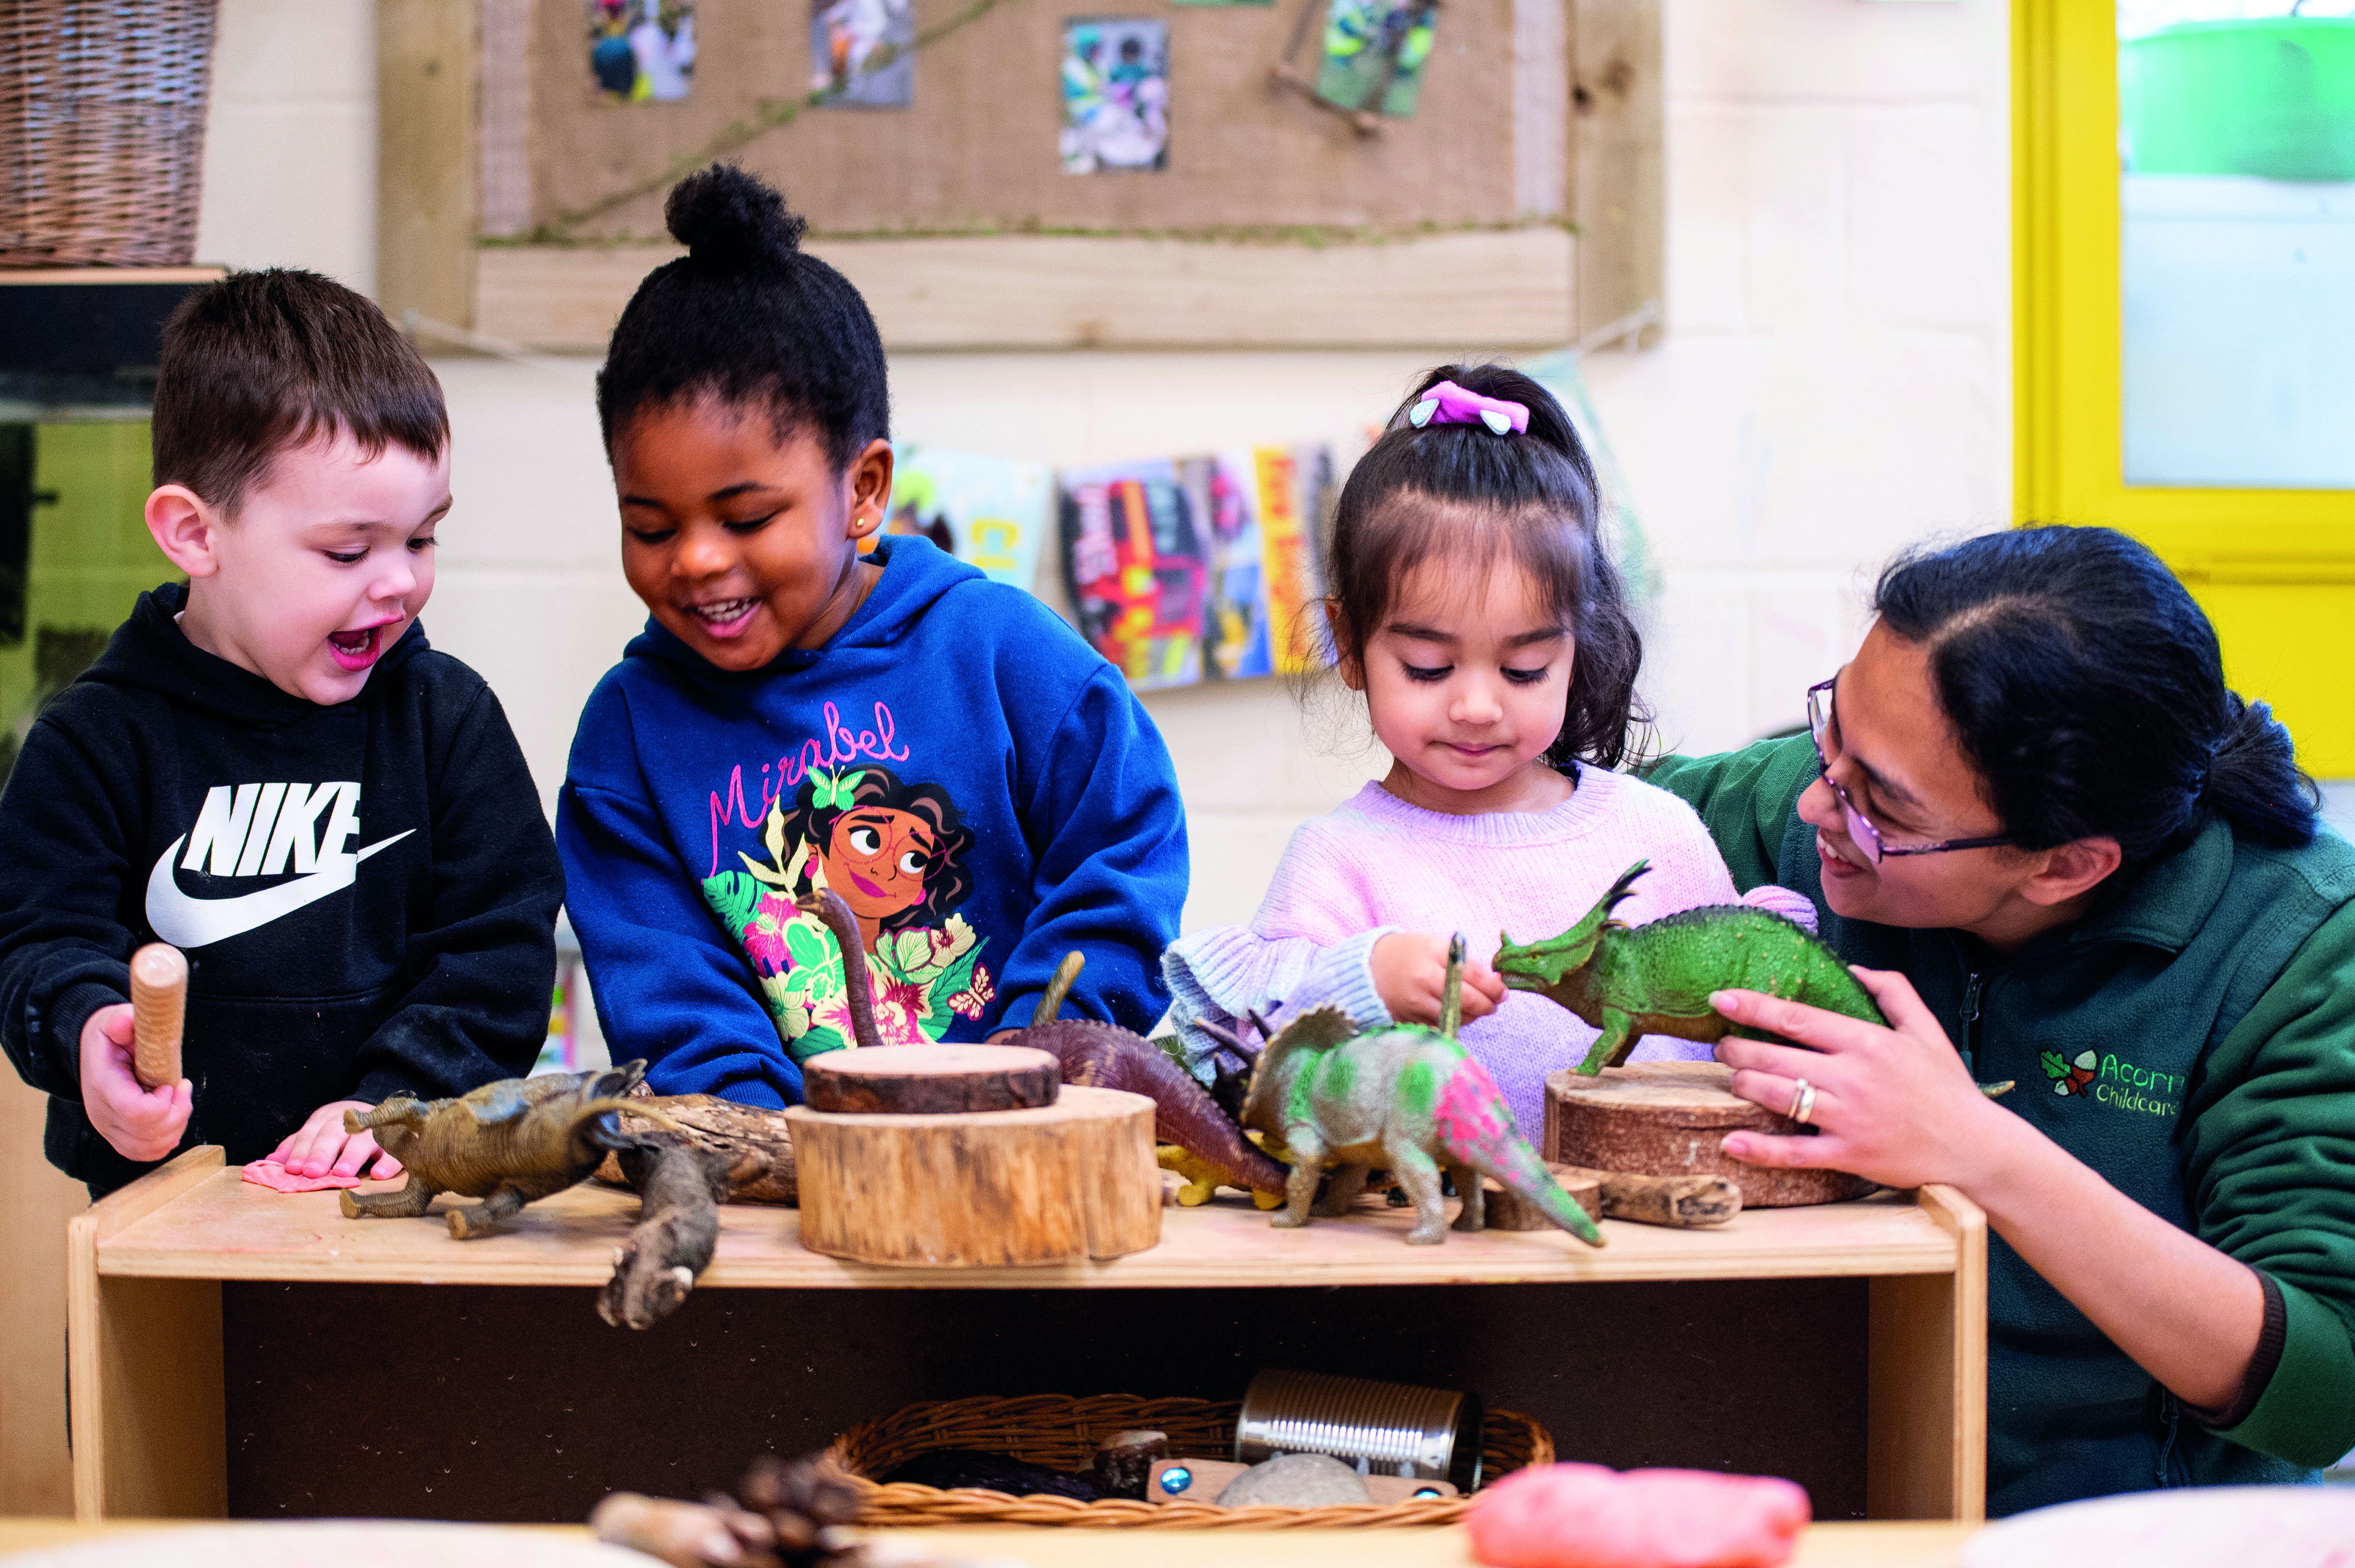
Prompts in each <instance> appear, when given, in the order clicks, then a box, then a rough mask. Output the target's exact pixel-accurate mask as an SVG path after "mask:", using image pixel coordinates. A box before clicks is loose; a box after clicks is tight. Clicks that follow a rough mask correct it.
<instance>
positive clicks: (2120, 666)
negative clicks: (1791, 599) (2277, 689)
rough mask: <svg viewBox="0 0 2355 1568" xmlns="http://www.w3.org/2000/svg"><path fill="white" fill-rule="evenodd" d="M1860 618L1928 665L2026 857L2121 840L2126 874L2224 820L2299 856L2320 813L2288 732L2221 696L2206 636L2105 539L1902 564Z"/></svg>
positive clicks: (2106, 535) (2148, 559) (1985, 543)
mask: <svg viewBox="0 0 2355 1568" xmlns="http://www.w3.org/2000/svg"><path fill="white" fill-rule="evenodd" d="M1873 610H1874V613H1875V614H1876V615H1878V616H1879V617H1880V619H1881V624H1882V625H1884V626H1886V627H1887V628H1888V629H1889V630H1890V631H1891V632H1892V633H1894V634H1895V635H1897V636H1898V637H1900V638H1902V639H1903V640H1904V641H1908V642H1911V643H1913V644H1916V645H1917V646H1919V647H1922V648H1923V649H1925V650H1926V651H1927V652H1929V655H1930V662H1931V671H1932V679H1933V681H1934V684H1935V686H1936V689H1937V694H1938V701H1939V705H1940V706H1941V707H1943V708H1944V709H1945V714H1946V717H1947V720H1948V722H1950V723H1951V724H1952V725H1953V726H1954V727H1955V736H1956V738H1957V739H1958V740H1959V742H1960V743H1961V746H1962V749H1963V751H1964V754H1965V755H1966V757H1968V758H1969V759H1970V761H1971V763H1972V765H1973V766H1974V767H1975V768H1977V771H1978V774H1979V777H1980V779H1981V780H1982V782H1983V785H1984V788H1985V789H1986V792H1987V799H1988V802H1989V803H1990V804H1991V805H1992V806H1993V807H1994V808H1995V811H1996V815H1997V816H1998V818H1999V819H2000V820H2001V821H2002V823H2003V829H2004V832H2007V833H2009V834H2010V835H2011V836H2012V838H2013V839H2015V840H2016V841H2017V842H2019V844H2020V845H2021V846H2022V847H2023V848H2026V849H2031V850H2034V849H2051V848H2052V847H2054V846H2055V845H2058V844H2063V843H2068V842H2073V841H2074V840H2077V839H2084V838H2110V839H2115V840H2116V841H2117V843H2118V847H2119V848H2120V849H2121V850H2122V851H2123V852H2124V854H2125V861H2126V864H2127V865H2128V866H2130V867H2131V866H2136V865H2140V864H2143V863H2147V862H2149V861H2152V860H2155V859H2158V858H2159V857H2161V856H2163V855H2165V854H2169V853H2173V852H2174V851H2175V850H2177V849H2179V848H2180V847H2182V845H2184V844H2185V843H2187V842H2190V839H2191V838H2192V837H2193V836H2194V835H2195V834H2197V833H2198V832H2200V830H2201V829H2202V828H2204V827H2205V826H2206V825H2207V824H2208V823H2209V822H2210V821H2213V820H2217V819H2222V821H2224V822H2225V823H2226V824H2227V825H2228V826H2230V827H2231V829H2232V832H2233V835H2234V836H2235V837H2236V838H2239V839H2242V840H2243V841H2245V842H2250V843H2256V844H2264V845H2267V846H2270V847H2275V848H2294V847H2296V846H2299V845H2302V844H2306V843H2308V842H2312V840H2313V838H2314V835H2315V832H2316V826H2317V810H2318V806H2319V805H2320V801H2321V796H2320V793H2319V791H2318V790H2317V789H2315V786H2314V781H2313V780H2312V779H2308V778H2307V776H2306V775H2305V774H2303V773H2301V772H2300V771H2298V768H2297V763H2296V757H2295V753H2294V751H2293V748H2292V747H2291V743H2290V736H2289V732H2288V731H2287V730H2286V729H2284V728H2283V727H2282V726H2281V724H2280V722H2279V721H2278V720H2276V719H2275V717H2274V716H2273V713H2272V710H2271V709H2269V708H2267V707H2266V705H2264V704H2263V703H2248V702H2244V701H2243V699H2242V697H2241V696H2240V694H2238V693H2236V692H2233V691H2232V690H2231V689H2229V688H2228V687H2226V685H2225V684H2224V669H2223V661H2222V654H2221V652H2220V651H2219V649H2218V646H2217V642H2216V629H2215V627H2214V626H2213V625H2211V623H2210V622H2209V620H2208V617H2207V616H2206V615H2205V614H2204V613H2202V611H2201V610H2200V607H2199V605H2198V604H2196V603H2194V602H2193V600H2192V598H2191V596H2190V593H2188V592H2186V591H2185V590H2184V587H2183V585H2182V584H2181V583H2180V582H2178V581H2177V580H2176V578H2175V576H2174V574H2173V573H2171V572H2169V570H2168V569H2167V567H2166V566H2165V565H2164V564H2163V563H2161V562H2160V560H2159V559H2158V556H2155V555H2153V554H2152V553H2151V552H2150V551H2149V550H2148V549H2147V548H2146V547H2145V546H2142V545H2140V544H2138V543H2137V542H2136V541H2134V540H2132V539H2129V538H2127V537H2126V535H2123V534H2119V533H2116V532H2114V531H2112V530H2110V529H2107V528H2058V527H2046V528H2022V529H2011V530H2007V531H2005V532H2003V533H1999V534H1989V535H1982V536H1981V537H1978V538H1975V539H1968V540H1966V541H1964V542H1963V543H1961V544H1959V545H1955V546H1948V547H1947V548H1945V549H1941V550H1933V551H1927V552H1923V553H1921V554H1917V555H1910V556H1903V557H1901V558H1900V559H1898V560H1897V561H1895V562H1893V563H1891V566H1890V567H1889V568H1888V569H1887V570H1886V571H1884V572H1883V573H1882V574H1881V581H1880V584H1879V586H1878V587H1877V588H1876V589H1875V590H1874V595H1873Z"/></svg>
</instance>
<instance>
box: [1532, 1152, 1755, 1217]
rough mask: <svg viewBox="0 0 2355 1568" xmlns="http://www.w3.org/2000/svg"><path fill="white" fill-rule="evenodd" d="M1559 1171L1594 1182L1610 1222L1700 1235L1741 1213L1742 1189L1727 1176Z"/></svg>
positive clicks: (1577, 1170)
mask: <svg viewBox="0 0 2355 1568" xmlns="http://www.w3.org/2000/svg"><path fill="white" fill-rule="evenodd" d="M1554 1169H1557V1170H1561V1171H1566V1172H1568V1173H1569V1174H1570V1175H1571V1176H1572V1177H1573V1178H1583V1179H1585V1180H1587V1181H1593V1183H1594V1184H1595V1186H1596V1188H1597V1189H1598V1191H1599V1192H1600V1193H1601V1198H1602V1203H1603V1213H1602V1214H1601V1216H1600V1217H1601V1218H1603V1219H1606V1220H1634V1221H1636V1223H1637V1224H1646V1225H1670V1226H1674V1227H1675V1228H1676V1229H1678V1230H1688V1231H1689V1230H1700V1229H1703V1228H1705V1227H1707V1226H1710V1225H1721V1224H1725V1223H1726V1222H1727V1221H1728V1220H1731V1219H1732V1218H1733V1216H1734V1215H1736V1214H1738V1213H1742V1189H1741V1188H1739V1187H1737V1186H1735V1185H1734V1184H1733V1183H1732V1181H1730V1180H1728V1179H1727V1178H1725V1177H1723V1176H1717V1175H1700V1176H1637V1175H1633V1174H1631V1173H1629V1172H1626V1171H1582V1170H1579V1169H1577V1168H1576V1167H1574V1166H1568V1165H1564V1166H1558V1167H1555V1168H1554Z"/></svg>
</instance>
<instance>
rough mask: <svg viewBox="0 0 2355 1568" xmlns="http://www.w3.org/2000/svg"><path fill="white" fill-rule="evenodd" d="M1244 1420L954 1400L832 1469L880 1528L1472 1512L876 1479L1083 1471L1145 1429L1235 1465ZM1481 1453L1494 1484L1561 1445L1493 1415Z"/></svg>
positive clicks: (1182, 1411) (860, 1434)
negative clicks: (979, 1457)
mask: <svg viewBox="0 0 2355 1568" xmlns="http://www.w3.org/2000/svg"><path fill="white" fill-rule="evenodd" d="M1240 1411H1241V1404H1240V1403H1239V1402H1237V1401H1234V1400H1207V1399H1138V1398H1136V1397H1135V1396H1134V1395H1131V1394H1124V1393H1107V1394H1100V1395H1097V1396H1095V1397H1092V1398H1089V1399H1072V1398H1070V1397H1067V1396H1065V1395H1062V1394H1043V1393H1042V1394H1033V1395H1030V1396H1028V1397H1027V1398H1021V1399H955V1400H949V1401H947V1402H945V1403H942V1404H911V1405H910V1406H908V1407H907V1408H906V1409H904V1410H901V1411H900V1412H898V1413H896V1414H891V1415H887V1416H885V1417H883V1418H882V1419H881V1420H879V1421H869V1422H866V1423H863V1424H861V1425H858V1426H854V1427H852V1428H851V1429H850V1430H849V1431H848V1432H846V1433H844V1434H843V1435H842V1436H841V1437H839V1438H838V1439H837V1440H836V1442H835V1445H834V1447H833V1449H832V1450H831V1452H830V1457H832V1458H833V1459H834V1460H835V1461H836V1462H837V1464H839V1465H840V1466H841V1467H843V1468H844V1469H846V1470H847V1471H849V1472H850V1474H851V1475H852V1476H853V1477H854V1478H857V1479H858V1481H859V1482H860V1484H861V1488H862V1489H863V1490H864V1492H865V1493H866V1502H865V1505H864V1506H863V1507H862V1508H861V1509H860V1510H859V1514H858V1522H859V1523H861V1524H863V1525H868V1526H872V1527H878V1528H880V1527H887V1526H888V1527H892V1528H906V1527H909V1526H912V1525H975V1524H1028V1525H1069V1526H1079V1527H1085V1528H1088V1529H1092V1530H1101V1529H1106V1528H1116V1529H1135V1530H1343V1529H1368V1528H1374V1527H1380V1526H1391V1525H1428V1524H1453V1523H1454V1522H1455V1521H1456V1520H1459V1519H1461V1518H1462V1517H1463V1516H1464V1510H1465V1509H1467V1508H1469V1507H1470V1506H1471V1499H1469V1498H1434V1499H1426V1500H1423V1501H1414V1502H1401V1503H1392V1504H1390V1505H1388V1506H1385V1507H1377V1506H1374V1505H1372V1504H1360V1505H1358V1506H1355V1507H1347V1508H1219V1507H1217V1506H1215V1505H1213V1504H1211V1503H1208V1502H1183V1501H1180V1502H1137V1501H1133V1500H1131V1499H1126V1498H1114V1499H1108V1500H1106V1501H1103V1502H1092V1503H1090V1502H1079V1501H1076V1500H1074V1499H1071V1498H1058V1497H1027V1498H1017V1497H1009V1496H1007V1494H1006V1493H1004V1492H993V1491H984V1490H982V1489H978V1488H972V1487H959V1488H956V1489H954V1490H947V1491H944V1490H943V1489H940V1488H938V1487H925V1486H918V1485H915V1484H914V1483H912V1482H907V1481H900V1482H895V1483H893V1484H892V1485H890V1486H883V1485H880V1484H879V1483H877V1482H876V1481H875V1479H874V1478H875V1477H877V1476H882V1475H889V1474H890V1472H891V1471H893V1470H895V1469H897V1468H899V1467H900V1466H901V1465H904V1464H906V1463H907V1462H908V1461H909V1460H911V1459H912V1458H914V1457H916V1456H917V1455H919V1454H922V1453H924V1452H926V1451H928V1450H930V1449H933V1448H977V1449H980V1450H982V1451H984V1452H986V1453H993V1454H1010V1455H1012V1456H1013V1457H1016V1458H1018V1459H1021V1460H1025V1461H1027V1462H1028V1463H1030V1464H1033V1465H1044V1466H1047V1467H1050V1468H1051V1469H1058V1470H1081V1469H1084V1468H1086V1467H1087V1465H1088V1463H1089V1461H1090V1459H1091V1458H1092V1457H1093V1456H1094V1454H1095V1450H1096V1445H1097V1443H1099V1442H1100V1441H1102V1440H1103V1438H1104V1437H1105V1436H1108V1435H1110V1434H1112V1433H1114V1432H1118V1431H1121V1430H1123V1429H1124V1428H1138V1427H1141V1428H1147V1429H1150V1430H1153V1431H1157V1432H1166V1433H1167V1434H1168V1435H1169V1452H1170V1454H1171V1456H1172V1457H1177V1458H1190V1459H1224V1458H1229V1457H1232V1455H1233V1453H1234V1443H1235V1417H1236V1414H1238V1412H1240ZM1480 1448H1481V1457H1482V1466H1483V1469H1484V1472H1485V1473H1486V1474H1487V1475H1488V1476H1491V1477H1493V1476H1499V1475H1502V1474H1504V1473H1505V1472H1506V1471H1508V1470H1518V1469H1520V1468H1521V1467H1524V1466H1527V1465H1550V1464H1551V1463H1553V1439H1552V1437H1550V1436H1548V1435H1547V1432H1546V1429H1545V1428H1544V1427H1542V1426H1540V1425H1538V1424H1537V1423H1536V1422H1535V1421H1532V1420H1530V1419H1529V1417H1528V1416H1526V1415H1519V1414H1515V1413H1513V1412H1512V1411H1509V1410H1491V1411H1489V1412H1488V1413H1487V1416H1486V1418H1485V1420H1484V1422H1483V1425H1482V1426H1481V1431H1480Z"/></svg>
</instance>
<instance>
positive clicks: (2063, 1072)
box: [2036, 1051, 2069, 1078]
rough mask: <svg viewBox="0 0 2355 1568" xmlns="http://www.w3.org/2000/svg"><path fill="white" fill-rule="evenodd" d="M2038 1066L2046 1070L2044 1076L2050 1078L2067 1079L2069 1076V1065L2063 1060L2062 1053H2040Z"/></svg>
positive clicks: (2037, 1058) (2037, 1055)
mask: <svg viewBox="0 0 2355 1568" xmlns="http://www.w3.org/2000/svg"><path fill="white" fill-rule="evenodd" d="M2036 1065H2038V1066H2040V1067H2041V1068H2043V1069H2044V1075H2045V1076H2046V1077H2048V1078H2065V1077H2067V1076H2068V1075H2069V1064H2068V1063H2067V1062H2065V1061H2063V1060H2062V1057H2061V1053H2060V1052H2058V1051H2040V1052H2038V1053H2037V1054H2036Z"/></svg>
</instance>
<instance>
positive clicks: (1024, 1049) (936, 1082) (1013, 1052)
mask: <svg viewBox="0 0 2355 1568" xmlns="http://www.w3.org/2000/svg"><path fill="white" fill-rule="evenodd" d="M802 1081H803V1084H804V1086H805V1104H807V1105H808V1107H810V1109H812V1110H816V1111H832V1112H837V1113H839V1114H841V1115H845V1116H950V1115H954V1114H956V1113H958V1112H960V1111H1009V1110H1031V1109H1035V1108H1037V1107H1040V1106H1050V1105H1053V1104H1054V1103H1055V1097H1056V1095H1057V1093H1058V1092H1059V1091H1060V1089H1061V1088H1062V1086H1063V1075H1062V1069H1061V1067H1060V1065H1059V1064H1058V1063H1057V1062H1056V1060H1055V1058H1054V1057H1053V1056H1051V1055H1050V1054H1048V1053H1046V1052H1044V1051H1036V1050H1032V1049H1031V1048H1030V1047H1028V1046H1027V1045H877V1046H873V1047H870V1048H868V1049H867V1050H864V1051H857V1050H853V1051H828V1052H826V1053H825V1054H823V1055H818V1056H813V1057H811V1058H810V1059H809V1061H808V1063H807V1064H805V1066H804V1067H803V1069H802Z"/></svg>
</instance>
